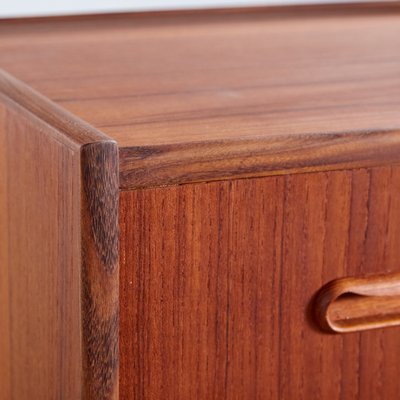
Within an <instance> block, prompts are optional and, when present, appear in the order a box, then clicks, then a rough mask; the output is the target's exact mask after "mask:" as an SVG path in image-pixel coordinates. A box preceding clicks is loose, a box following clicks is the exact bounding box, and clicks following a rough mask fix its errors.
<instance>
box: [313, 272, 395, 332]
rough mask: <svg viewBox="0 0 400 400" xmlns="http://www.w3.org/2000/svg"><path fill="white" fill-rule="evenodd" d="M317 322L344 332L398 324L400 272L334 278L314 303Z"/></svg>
mask: <svg viewBox="0 0 400 400" xmlns="http://www.w3.org/2000/svg"><path fill="white" fill-rule="evenodd" d="M314 309H315V317H316V320H317V323H318V324H319V325H320V326H321V327H322V328H323V329H326V330H328V331H332V332H338V333H346V332H357V331H363V330H367V329H377V328H385V327H391V326H398V325H400V273H396V274H384V275H378V276H369V277H363V278H357V277H350V278H341V279H335V280H333V281H331V282H329V283H328V284H326V285H324V287H323V288H322V289H321V290H320V292H319V294H318V296H317V298H316V300H315V304H314Z"/></svg>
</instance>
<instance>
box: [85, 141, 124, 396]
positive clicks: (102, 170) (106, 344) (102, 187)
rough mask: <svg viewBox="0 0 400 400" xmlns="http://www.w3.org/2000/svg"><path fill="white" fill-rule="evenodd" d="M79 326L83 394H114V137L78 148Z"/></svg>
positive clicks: (116, 337)
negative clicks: (79, 176)
mask: <svg viewBox="0 0 400 400" xmlns="http://www.w3.org/2000/svg"><path fill="white" fill-rule="evenodd" d="M81 173H82V193H81V196H82V233H81V234H82V241H81V248H82V272H81V273H82V278H81V281H82V290H81V293H82V329H83V337H82V341H83V349H82V356H83V375H84V382H83V392H84V394H85V399H104V400H110V399H118V392H119V229H118V206H119V179H118V148H117V145H116V144H115V143H113V142H108V143H101V142H97V143H92V144H87V145H84V146H82V148H81Z"/></svg>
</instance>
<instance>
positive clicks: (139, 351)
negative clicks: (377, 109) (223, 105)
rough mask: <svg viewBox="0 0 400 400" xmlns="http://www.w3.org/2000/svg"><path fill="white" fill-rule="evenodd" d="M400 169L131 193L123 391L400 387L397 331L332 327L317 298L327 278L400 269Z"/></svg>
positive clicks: (134, 394)
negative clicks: (314, 313)
mask: <svg viewBox="0 0 400 400" xmlns="http://www.w3.org/2000/svg"><path fill="white" fill-rule="evenodd" d="M399 181H400V169H399V167H385V168H374V169H360V170H354V171H337V172H327V173H315V174H302V175H290V176H286V177H266V178H257V179H242V180H231V181H221V182H215V183H204V184H192V185H184V186H177V187H169V188H155V189H142V190H135V191H123V192H121V194H120V229H121V246H120V251H121V254H120V260H121V265H120V274H121V278H120V285H121V287H120V310H121V330H120V351H121V382H120V384H121V399H129V400H131V399H279V400H284V399H287V400H292V399H304V400H308V399H329V400H335V399H337V400H339V399H359V400H379V399H381V400H389V399H390V400H395V399H397V398H398V395H399V393H400V383H399V379H398V376H399V373H400V366H399V362H398V360H399V359H400V338H399V330H398V329H386V330H378V331H369V332H363V333H361V334H360V333H354V334H347V335H332V334H324V333H322V332H321V331H319V330H318V329H317V328H316V327H315V326H314V324H313V323H312V321H311V316H310V315H309V311H310V302H311V301H312V298H313V296H314V294H315V293H316V292H317V291H318V289H319V288H320V287H321V286H322V285H323V284H324V283H326V282H328V281H329V280H332V279H334V278H337V277H342V276H347V275H350V276H363V275H364V274H377V273H389V272H394V271H399V259H400V247H399V246H398V238H399V235H400V224H399V221H400V186H399Z"/></svg>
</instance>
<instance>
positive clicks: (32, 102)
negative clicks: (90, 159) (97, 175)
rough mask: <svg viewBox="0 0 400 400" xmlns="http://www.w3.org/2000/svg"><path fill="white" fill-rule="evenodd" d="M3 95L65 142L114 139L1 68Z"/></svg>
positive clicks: (78, 142) (82, 142) (0, 87)
mask: <svg viewBox="0 0 400 400" xmlns="http://www.w3.org/2000/svg"><path fill="white" fill-rule="evenodd" d="M0 96H2V97H4V98H5V99H6V100H8V101H10V102H12V103H14V104H16V105H17V106H19V107H22V108H23V109H25V110H26V111H28V112H29V113H31V114H33V115H34V116H35V117H36V118H38V119H40V120H42V121H44V122H45V123H47V124H48V125H50V126H52V127H53V128H54V129H55V130H56V131H58V132H59V133H60V138H61V139H64V140H62V141H63V142H65V143H66V142H68V141H70V142H72V143H75V144H76V145H78V146H80V145H84V144H89V143H93V142H99V141H101V142H103V141H112V142H114V140H113V139H112V138H110V137H108V136H107V135H105V134H104V133H102V132H100V131H98V130H97V129H95V128H94V127H92V126H91V125H90V124H88V123H87V122H85V121H83V120H81V119H80V118H78V117H76V116H75V115H73V114H71V113H70V112H69V111H67V110H65V109H64V108H62V107H60V106H58V105H57V104H56V103H54V102H53V101H51V100H50V99H49V98H47V97H46V96H43V95H42V94H41V93H39V92H38V91H36V90H34V89H33V88H31V87H30V86H29V85H27V84H26V83H24V82H22V81H20V80H19V79H17V78H16V77H14V76H13V75H11V74H9V73H8V72H6V71H5V70H3V69H1V68H0Z"/></svg>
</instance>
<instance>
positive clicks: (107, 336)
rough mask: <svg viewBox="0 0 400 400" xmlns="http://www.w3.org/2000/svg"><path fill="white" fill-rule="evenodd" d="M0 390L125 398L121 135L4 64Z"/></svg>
mask: <svg viewBox="0 0 400 400" xmlns="http://www.w3.org/2000/svg"><path fill="white" fill-rule="evenodd" d="M0 110H1V111H0V138H1V139H0V141H1V154H0V155H1V157H0V160H1V170H0V194H1V195H0V212H1V215H2V217H1V224H0V228H1V229H0V243H1V252H0V276H1V284H0V300H1V306H0V307H1V308H0V312H1V313H0V327H1V328H0V333H1V339H0V351H1V354H0V358H1V362H0V365H1V366H0V372H1V373H0V387H1V391H0V398H1V399H2V400H3V399H4V400H9V399H14V400H20V399H21V400H23V399H32V398H35V399H36V398H37V399H56V398H58V399H80V398H82V399H117V398H118V253H117V251H118V236H117V234H118V226H117V224H118V219H117V212H118V208H117V206H118V158H117V157H118V152H117V147H116V145H115V142H113V141H112V140H110V139H108V138H106V136H105V135H103V134H100V133H97V132H96V130H94V129H93V128H91V127H90V126H88V125H87V124H85V123H84V122H83V121H81V120H79V119H77V118H75V117H74V116H72V115H70V114H69V113H68V112H66V111H64V110H62V109H61V108H59V107H58V106H56V105H55V104H53V103H52V102H51V101H49V100H47V99H45V98H43V97H42V96H40V95H39V94H38V93H36V92H35V91H33V90H31V89H30V88H28V87H26V86H25V85H24V84H22V83H21V82H18V81H16V80H15V79H13V78H12V77H10V76H9V75H7V74H5V73H1V74H0Z"/></svg>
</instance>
